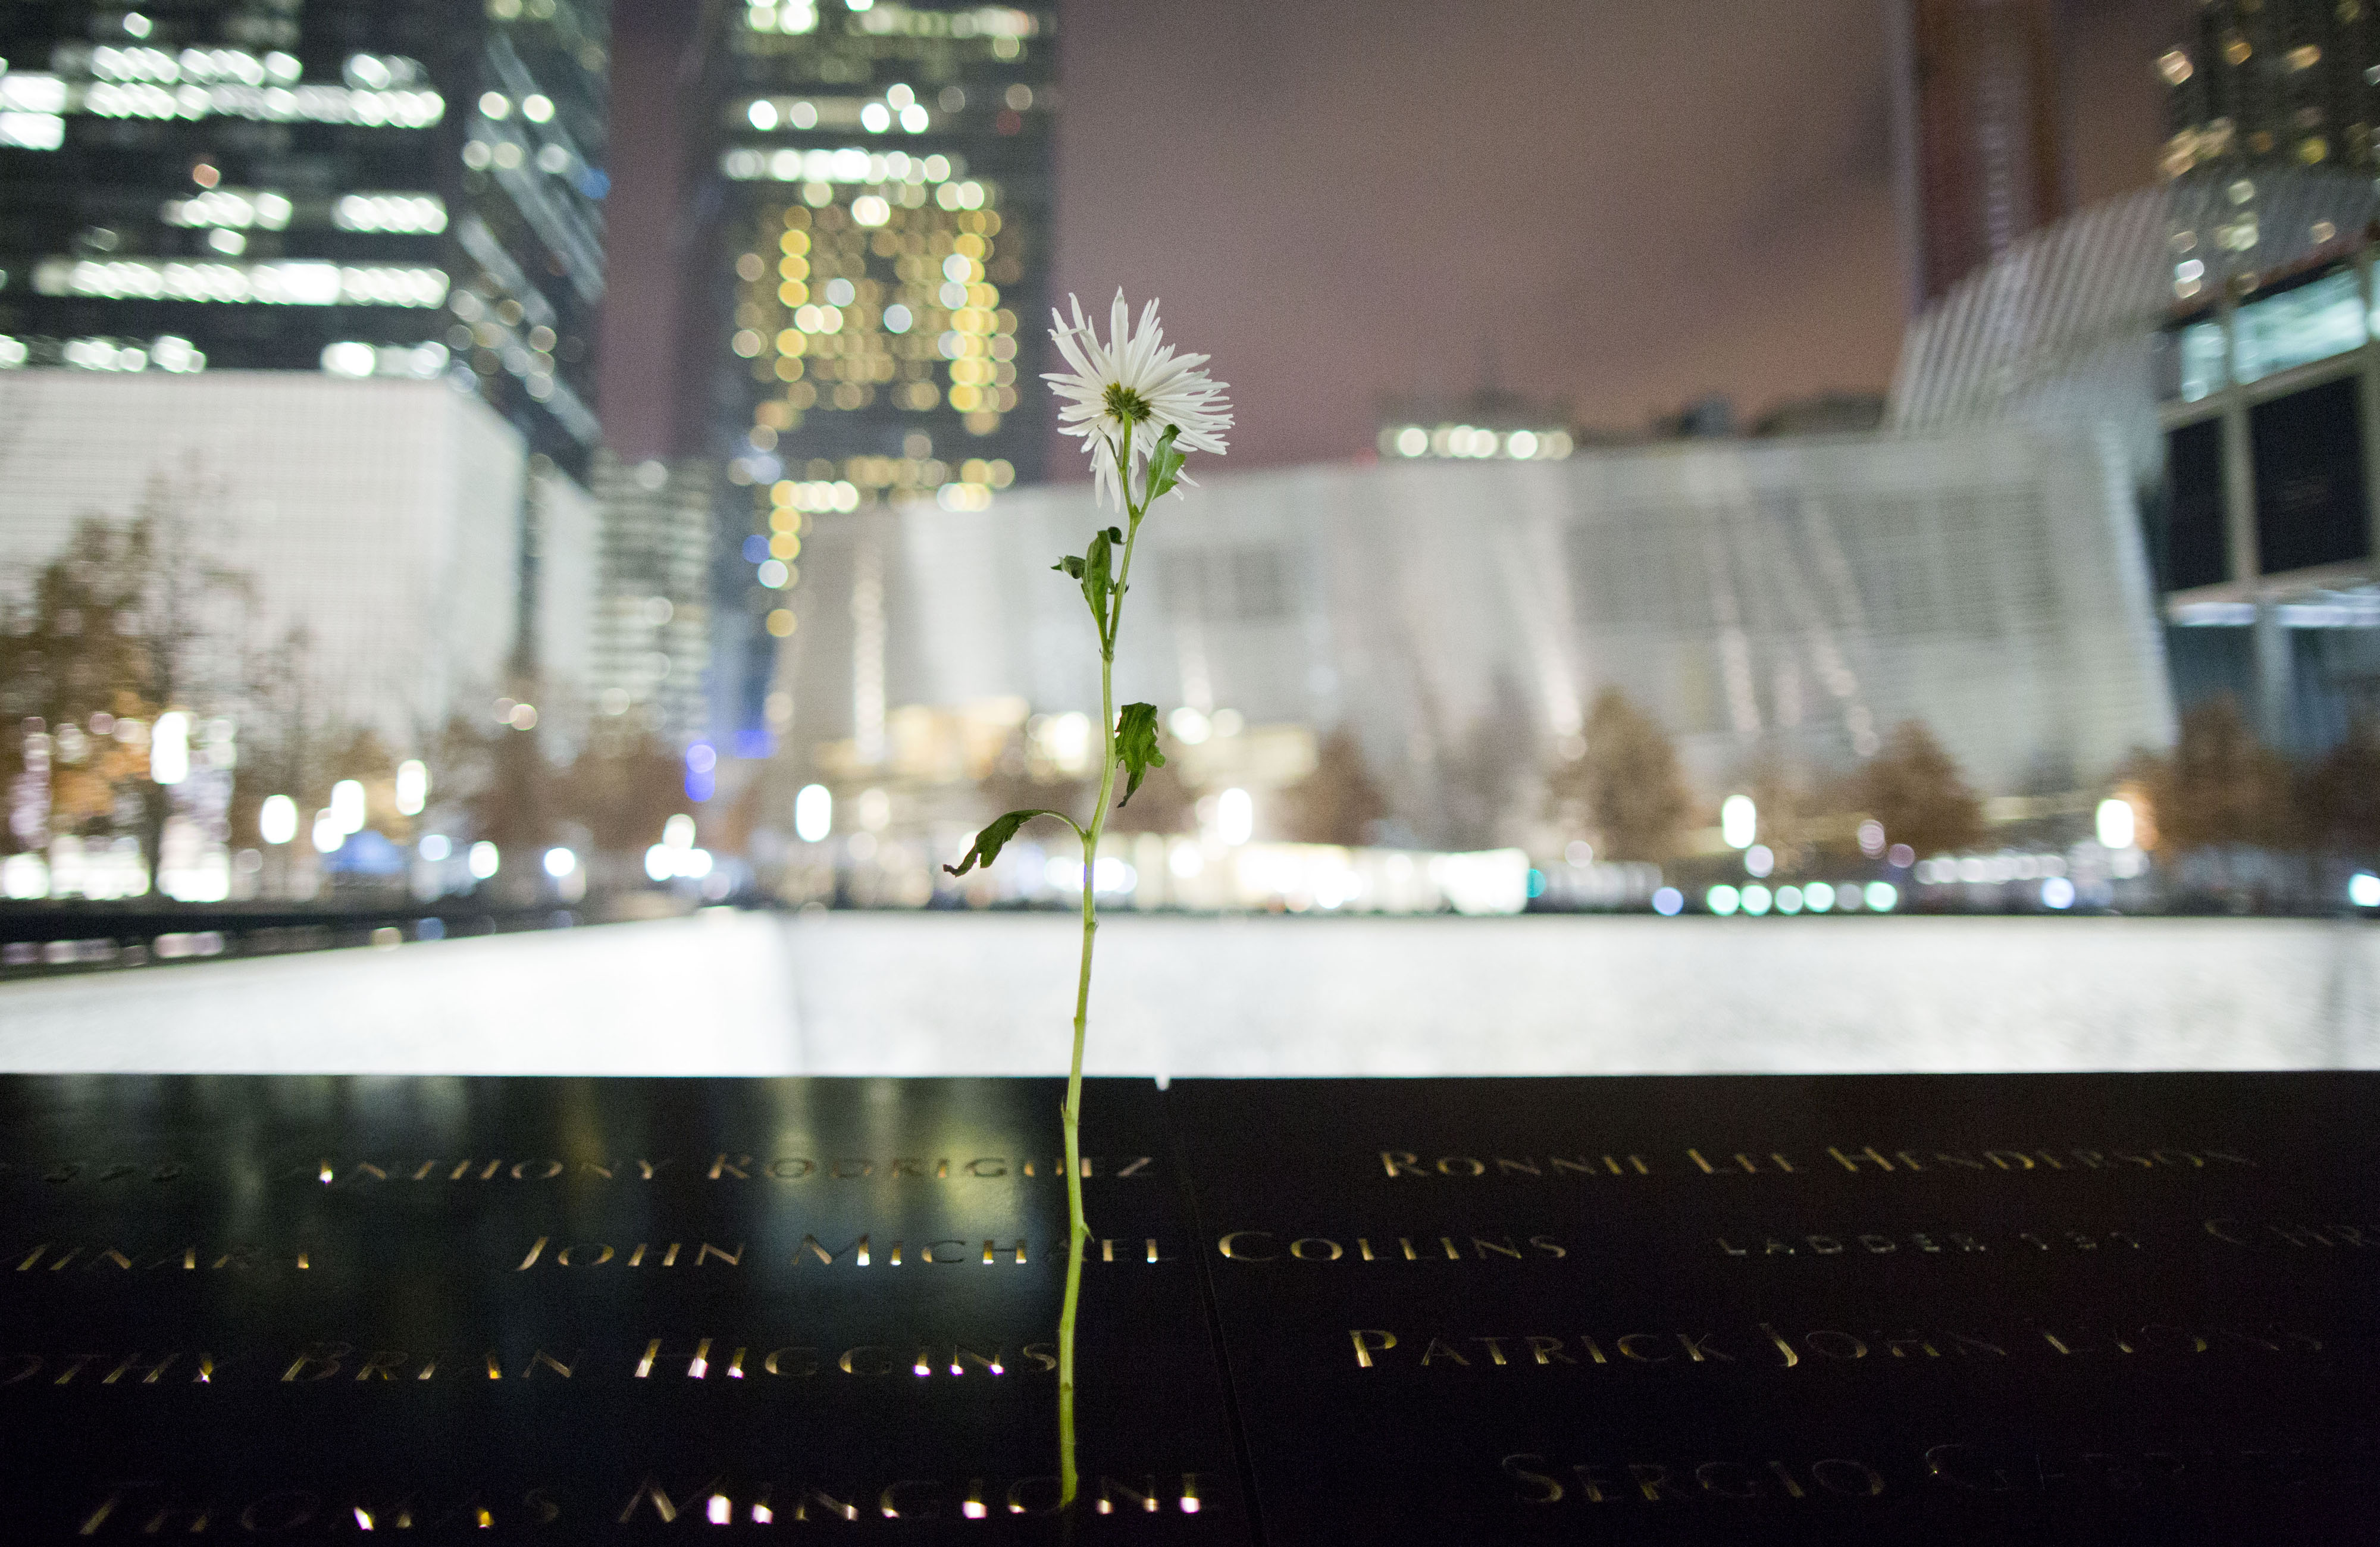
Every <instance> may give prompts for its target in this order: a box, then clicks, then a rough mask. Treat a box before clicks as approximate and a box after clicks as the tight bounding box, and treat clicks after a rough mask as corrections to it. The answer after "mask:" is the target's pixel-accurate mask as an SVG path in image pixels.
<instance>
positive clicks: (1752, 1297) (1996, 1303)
mask: <svg viewBox="0 0 2380 1547" xmlns="http://www.w3.org/2000/svg"><path fill="white" fill-rule="evenodd" d="M1167 1109H1168V1115H1169V1116H1170V1118H1171V1119H1172V1124H1173V1127H1174V1131H1175V1132H1176V1133H1177V1135H1179V1136H1180V1137H1181V1139H1182V1143H1183V1146H1184V1162H1185V1164H1186V1166H1187V1168H1188V1170H1189V1173H1190V1175H1191V1176H1192V1178H1193V1181H1194V1184H1195V1186H1196V1195H1197V1208H1198V1210H1199V1212H1200V1213H1201V1215H1202V1216H1203V1224H1204V1225H1205V1229H1206V1234H1207V1237H1208V1246H1209V1252H1208V1266H1209V1271H1210V1273H1211V1282H1212V1285H1213V1291H1214V1295H1215V1297H1216V1300H1217V1303H1218V1306H1219V1308H1220V1323H1221V1326H1222V1329H1223V1344H1224V1347H1225V1349H1226V1351H1227V1355H1228V1362H1229V1367H1230V1371H1231V1379H1232V1386H1233V1392H1234V1395H1235V1397H1236V1403H1237V1409H1238V1415H1239V1418H1240V1419H1241V1421H1242V1423H1243V1425H1244V1434H1245V1448H1246V1454H1247V1456H1248V1457H1249V1460H1250V1464H1251V1467H1252V1469H1253V1476H1254V1479H1255V1484H1256V1494H1257V1507H1258V1510H1259V1513H1260V1515H1261V1517H1262V1520H1263V1524H1264V1528H1265V1530H1266V1532H1267V1536H1268V1539H1269V1540H1271V1541H1280V1542H1308V1541H1368V1542H1415V1543H1419V1542H1445V1541H1500V1542H1502V1541H1512V1542H1531V1541H1730V1542H1736V1541H1763V1542H1766V1541H1791V1542H1846V1541H1925V1542H2019V1541H2022V1542H2050V1541H2055V1542H2078V1543H2080V1542H2107V1541H2158V1542H2182V1541H2219V1542H2252V1541H2254V1542H2263V1541H2292V1542H2305V1541H2374V1540H2380V1397H2375V1396H2374V1391H2375V1383H2374V1375H2375V1373H2380V1360H2375V1346H2374V1332H2375V1320H2374V1311H2375V1309H2380V1138H2375V1135H2374V1121H2373V1120H2374V1113H2375V1112H2380V1078H2374V1077H2373V1076H2369V1075H2360V1074H2345V1075H2304V1076H2299V1075H2289V1076H2255V1075H2244V1076H2202V1075H2175V1076H2146V1077H2125V1076H2106V1077H1963V1078H1834V1079H1804V1078H1757V1079H1752V1078H1705V1079H1546V1080H1476V1081H1444V1080H1433V1081H1413V1082H1398V1081H1349V1082H1336V1081H1307V1082H1277V1083H1276V1082H1260V1081H1232V1082H1205V1081H1196V1082H1184V1083H1180V1084H1176V1085H1175V1086H1174V1087H1173V1088H1172V1090H1171V1091H1170V1092H1169V1094H1168V1099H1167ZM1838 1151H1840V1153H1838ZM1391 1339H1393V1342H1391Z"/></svg>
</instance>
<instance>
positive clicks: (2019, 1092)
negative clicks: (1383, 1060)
mask: <svg viewBox="0 0 2380 1547" xmlns="http://www.w3.org/2000/svg"><path fill="white" fill-rule="evenodd" d="M1059 1092H1060V1086H1059V1084H1058V1082H1056V1081H1034V1080H909V1081H896V1080H882V1081H870V1080H803V1079H785V1080H692V1079H689V1080H627V1079H624V1080H539V1079H360V1078H339V1079H333V1078H280V1079H262V1078H252V1079H251V1078H43V1079H34V1078H18V1079H11V1080H7V1081H5V1082H0V1220H5V1223H6V1232H5V1235H0V1252H5V1256H0V1294H5V1295H6V1297H7V1299H6V1322H5V1325H6V1333H5V1334H0V1445H5V1448H0V1480H5V1481H6V1495H5V1497H6V1504H5V1506H0V1507H5V1509H6V1526H5V1528H0V1540H6V1541H84V1540H98V1541H110V1540H114V1541H135V1540H140V1541H151V1540H169V1539H170V1540H181V1539H185V1538H187V1537H188V1536H190V1535H192V1534H193V1533H198V1534H201V1535H203V1536H205V1537H207V1538H209V1539H212V1538H216V1537H229V1538H232V1539H235V1540H248V1539H249V1538H250V1537H252V1536H253V1537H279V1538H285V1539H287V1540H291V1541H311V1540H320V1539H323V1538H328V1537H333V1536H337V1537H340V1538H342V1539H345V1538H346V1537H347V1536H349V1535H350V1533H358V1534H359V1533H360V1532H362V1531H363V1530H365V1529H370V1530H372V1531H375V1532H376V1531H381V1530H397V1529H402V1530H407V1531H409V1532H411V1533H412V1535H411V1536H409V1537H408V1538H407V1540H415V1541H437V1540H455V1541H459V1540H465V1539H468V1540H470V1541H507V1542H509V1541H585V1540H615V1539H616V1540H620V1541H635V1540H643V1539H648V1538H666V1539H668V1540H675V1539H678V1538H682V1537H685V1536H687V1535H689V1534H691V1535H696V1536H709V1535H710V1534H711V1533H712V1532H714V1531H717V1532H718V1533H720V1539H721V1540H722V1541H726V1540H735V1539H744V1538H752V1537H767V1536H771V1535H774V1534H777V1533H779V1532H786V1531H790V1532H793V1533H795V1538H796V1539H799V1537H800V1536H801V1535H802V1534H803V1533H812V1534H815V1533H817V1532H820V1531H827V1532H831V1533H842V1532H861V1533H867V1534H869V1535H879V1536H885V1537H888V1538H898V1539H905V1540H919V1541H940V1540H944V1539H960V1540H970V1541H972V1540H983V1541H1057V1540H1060V1539H1061V1535H1062V1528H1061V1523H1060V1522H1059V1521H1058V1520H1057V1519H1055V1518H1054V1517H1051V1516H1050V1514H1048V1513H1045V1512H1046V1511H1047V1510H1048V1509H1049V1508H1050V1505H1051V1504H1052V1503H1053V1502H1054V1499H1055V1480H1054V1477H1053V1473H1054V1470H1055V1468H1054V1431H1055V1383H1054V1376H1053V1375H1052V1373H1051V1368H1050V1367H1051V1366H1052V1365H1053V1363H1054V1358H1053V1355H1054V1349H1052V1348H1051V1347H1050V1344H1051V1342H1052V1340H1053V1334H1054V1327H1055V1323H1056V1319H1057V1301H1058V1295H1059V1291H1060V1288H1061V1285H1062V1265H1063V1230H1062V1220H1063V1213H1064V1187H1063V1179H1062V1175H1059V1174H1058V1169H1057V1167H1058V1162H1057V1156H1058V1154H1059V1151H1060V1145H1059V1141H1058V1124H1057V1102H1058V1098H1059ZM2375 1112H2380V1077H2374V1076H2371V1075H2363V1074H2338V1075H2290V1076H2265V1075H2226V1076H2214V1075H2168V1076H2140V1077H2128V1076H2104V1077H1969V1078H1839V1079H1803V1078H1764V1079H1739V1078H1706V1079H1602V1080H1597V1079H1548V1080H1434V1081H1410V1082H1406V1081H1279V1082H1267V1081H1188V1082H1180V1083H1177V1084H1175V1085H1174V1086H1173V1087H1172V1090H1169V1091H1166V1092H1162V1093H1160V1092H1159V1091H1158V1090H1155V1089H1154V1088H1153V1087H1152V1086H1150V1085H1148V1084H1147V1083H1146V1082H1140V1081H1125V1080H1111V1081H1098V1082H1094V1084H1093V1087H1092V1090H1091V1092H1090V1094H1089V1096H1088V1098H1087V1102H1086V1122H1087V1138H1086V1150H1087V1153H1088V1154H1089V1155H1090V1156H1091V1157H1093V1158H1092V1160H1091V1167H1092V1171H1093V1175H1092V1177H1091V1179H1090V1181H1089V1183H1088V1187H1087V1206H1088V1209H1089V1213H1090V1218H1091V1223H1092V1225H1093V1227H1094V1229H1095V1230H1097V1231H1098V1233H1099V1236H1100V1237H1101V1242H1100V1247H1099V1250H1098V1251H1097V1252H1095V1254H1094V1260H1093V1262H1092V1264H1091V1266H1090V1269H1089V1272H1088V1275H1087V1293H1088V1295H1089V1300H1088V1304H1087V1312H1086V1317H1085V1330H1086V1350H1085V1357H1084V1363H1083V1369H1084V1371H1085V1386H1084V1404H1085V1415H1086V1417H1085V1423H1084V1443H1085V1456H1084V1462H1083V1471H1084V1476H1085V1479H1086V1504H1087V1508H1086V1509H1085V1511H1084V1513H1083V1514H1082V1516H1081V1517H1080V1518H1079V1519H1078V1520H1077V1521H1076V1522H1075V1536H1076V1538H1077V1539H1079V1540H1083V1541H1093V1540H1119V1541H1121V1540H1125V1539H1127V1538H1128V1539H1131V1540H1135V1541H1153V1542H1154V1541H1179V1542H1216V1543H1238V1542H1242V1541H1251V1540H1262V1541H1269V1542H1274V1543H1281V1544H1293V1543H1294V1544H1305V1543H1313V1542H1384V1543H1397V1542H1414V1543H1422V1542H1427V1543H1433V1544H1439V1543H1447V1542H1475V1541H1476V1542H1524V1543H1525V1542H1538V1541H1548V1542H1549V1541H1607V1540H1608V1541H1645V1542H1671V1541H1696V1542H1698V1541H1730V1542H1736V1541H1786V1542H1813V1543H1815V1542H1898V1541H1925V1542H1927V1543H1967V1542H1974V1543H1981V1542H2019V1541H2021V1542H2028V1543H2029V1542H2075V1543H2083V1542H2121V1541H2143V1542H2146V1541H2155V1542H2158V1543H2160V1544H2164V1543H2180V1542H2196V1541H2209V1542H2266V1541H2289V1542H2327V1541H2341V1542H2345V1541H2357V1542H2361V1541H2374V1540H2375V1539H2380V1398H2375V1397H2374V1391H2375V1389H2380V1382H2375V1380H2374V1377H2375V1375H2376V1374H2380V1346H2375V1343H2374V1337H2375V1331H2374V1328H2375V1322H2380V1319H2375V1315H2374V1312H2375V1310H2380V1138H2375V1134H2374V1120H2373V1119H2374V1113H2375ZM1020 1246H1021V1255H1022V1261H1020V1260H1019V1256H1020ZM863 1254H864V1258H865V1261H864V1262H863ZM921 1371H922V1372H921ZM1249 1481H1252V1482H1253V1484H1254V1488H1253V1496H1250V1494H1249V1493H1248V1492H1246V1491H1245V1484H1246V1483H1248V1482H1249ZM1102 1500H1104V1502H1105V1503H1106V1504H1107V1506H1108V1507H1107V1510H1106V1511H1105V1512H1104V1513H1102V1512H1100V1511H1099V1508H1098V1505H1099V1504H1100V1502H1101V1501H1102ZM1185 1504H1189V1505H1192V1506H1194V1507H1193V1508H1189V1509H1185V1507H1184V1505H1185ZM722 1516H723V1517H724V1524H714V1520H715V1519H716V1518H717V1517H722ZM202 1523H203V1524H202ZM367 1523H368V1524H367ZM86 1533H87V1534H86Z"/></svg>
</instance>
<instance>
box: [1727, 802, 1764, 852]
mask: <svg viewBox="0 0 2380 1547" xmlns="http://www.w3.org/2000/svg"><path fill="white" fill-rule="evenodd" d="M1718 835H1719V836H1720V837H1722V838H1725V839H1726V840H1727V847H1730V848H1750V847H1752V841H1753V840H1754V839H1755V838H1756V837H1758V836H1759V835H1760V808H1758V807H1757V806H1755V805H1754V804H1753V803H1752V797H1750V796H1748V795H1730V796H1729V797H1728V798H1726V799H1725V800H1723V801H1721V802H1719V808H1718Z"/></svg>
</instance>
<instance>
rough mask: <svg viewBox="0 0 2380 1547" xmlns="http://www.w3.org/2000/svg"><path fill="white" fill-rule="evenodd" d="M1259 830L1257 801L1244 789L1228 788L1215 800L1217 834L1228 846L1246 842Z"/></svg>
mask: <svg viewBox="0 0 2380 1547" xmlns="http://www.w3.org/2000/svg"><path fill="white" fill-rule="evenodd" d="M1256 830H1257V806H1256V802H1255V801H1254V800H1252V799H1250V798H1248V792H1247V791H1246V790H1244V789H1227V790H1225V791H1224V792H1223V793H1222V794H1221V795H1220V797H1218V798H1217V799H1216V801H1215V836H1217V837H1218V838H1220V839H1221V840H1222V841H1223V844H1224V847H1237V846H1239V845H1241V844H1244V843H1246V842H1247V841H1248V838H1249V837H1250V835H1251V834H1254V833H1255V832H1256Z"/></svg>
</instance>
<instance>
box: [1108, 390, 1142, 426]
mask: <svg viewBox="0 0 2380 1547" xmlns="http://www.w3.org/2000/svg"><path fill="white" fill-rule="evenodd" d="M1106 401H1107V410H1108V413H1109V415H1110V416H1111V418H1115V419H1120V420H1123V421H1124V422H1125V423H1126V424H1138V423H1139V422H1141V421H1142V420H1145V419H1147V417H1148V412H1149V408H1148V399H1147V398H1146V397H1143V396H1141V395H1140V394H1138V393H1136V392H1135V391H1133V390H1132V388H1130V387H1128V386H1126V385H1124V384H1123V383H1122V382H1110V383H1109V384H1108V391H1107V400H1106Z"/></svg>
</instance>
